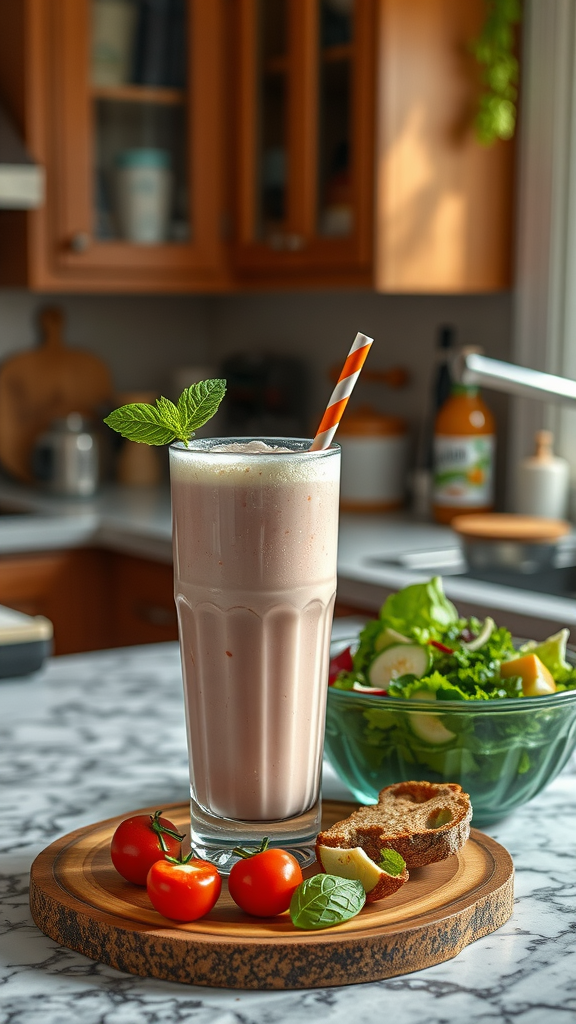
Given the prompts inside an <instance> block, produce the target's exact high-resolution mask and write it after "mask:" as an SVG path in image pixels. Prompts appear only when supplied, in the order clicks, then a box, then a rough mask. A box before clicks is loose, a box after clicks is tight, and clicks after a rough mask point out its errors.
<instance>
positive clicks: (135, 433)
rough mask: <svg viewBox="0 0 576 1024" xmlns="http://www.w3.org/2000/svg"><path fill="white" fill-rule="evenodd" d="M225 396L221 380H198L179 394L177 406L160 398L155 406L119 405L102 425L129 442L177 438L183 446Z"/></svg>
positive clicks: (160, 440) (144, 404)
mask: <svg viewBox="0 0 576 1024" xmlns="http://www.w3.org/2000/svg"><path fill="white" fill-rule="evenodd" d="M225 393H226V381H225V380H219V379H216V380H202V381H199V383H198V384H192V386H191V387H189V388H186V389H185V390H184V391H183V392H182V394H181V395H180V398H179V399H178V405H174V402H171V401H170V399H169V398H164V397H161V398H158V399H157V400H156V405H155V406H154V405H148V404H146V403H143V402H137V403H134V404H132V405H123V406H121V407H120V408H119V409H115V410H114V412H111V413H110V415H109V416H106V418H105V420H104V423H106V424H107V426H109V427H111V428H112V430H116V431H117V433H119V434H122V437H127V438H128V440H130V441H140V442H142V443H143V444H170V442H171V441H174V440H175V439H178V440H179V441H183V442H184V444H187V443H188V441H189V440H190V438H191V437H192V435H193V434H194V431H195V430H197V429H198V427H203V426H204V424H205V423H207V422H208V420H209V419H210V418H211V417H212V416H213V415H214V413H215V412H216V411H217V409H218V406H219V405H220V402H221V401H222V399H223V398H224V395H225Z"/></svg>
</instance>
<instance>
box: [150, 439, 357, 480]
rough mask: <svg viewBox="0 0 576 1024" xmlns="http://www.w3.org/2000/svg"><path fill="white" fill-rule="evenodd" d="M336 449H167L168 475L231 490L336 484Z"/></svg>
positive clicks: (256, 444) (260, 445) (258, 445)
mask: <svg viewBox="0 0 576 1024" xmlns="http://www.w3.org/2000/svg"><path fill="white" fill-rule="evenodd" d="M338 455H339V451H338V449H332V450H331V451H330V450H328V451H323V452H322V451H321V452H310V451H308V450H302V451H293V450H292V449H290V448H284V447H283V446H281V445H278V446H274V445H268V444H266V442H264V441H261V440H257V441H256V440H253V441H246V442H242V441H231V442H227V443H222V444H218V445H211V446H210V448H209V449H206V448H200V447H198V448H184V447H181V448H180V447H179V446H178V445H172V446H171V448H170V474H171V477H172V479H173V480H174V481H175V482H176V481H178V482H179V483H182V484H191V483H204V484H208V483H210V482H212V483H216V482H217V483H218V485H222V484H228V483H230V484H233V485H234V486H245V487H250V486H261V485H263V484H268V483H269V484H274V485H275V486H276V485H282V484H295V483H297V482H301V483H305V482H312V481H319V482H320V481H325V482H334V483H335V484H337V483H338V480H339V475H340V459H339V458H338Z"/></svg>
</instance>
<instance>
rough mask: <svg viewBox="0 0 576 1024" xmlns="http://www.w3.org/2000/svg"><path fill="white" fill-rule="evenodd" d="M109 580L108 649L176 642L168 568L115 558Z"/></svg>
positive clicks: (120, 557) (171, 577)
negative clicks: (110, 630)
mask: <svg viewBox="0 0 576 1024" xmlns="http://www.w3.org/2000/svg"><path fill="white" fill-rule="evenodd" d="M112 577H113V578H112V588H111V594H112V601H113V620H114V621H113V633H112V641H113V642H112V643H111V646H114V647H127V646H129V645H131V644H150V643H160V642H162V641H164V640H177V639H178V622H177V619H176V606H175V604H174V573H173V570H172V566H171V565H164V564H163V563H161V562H152V561H149V560H148V559H145V558H135V557H133V556H132V555H115V556H114V565H113V569H112Z"/></svg>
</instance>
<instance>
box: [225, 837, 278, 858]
mask: <svg viewBox="0 0 576 1024" xmlns="http://www.w3.org/2000/svg"><path fill="white" fill-rule="evenodd" d="M269 843H270V838H269V836H265V837H264V839H263V840H262V842H261V843H260V846H258V847H257V848H256V849H255V850H242V849H241V847H239V846H237V847H235V849H234V850H232V853H235V854H236V856H237V857H242V860H249V859H250V857H256V856H257V854H259V853H265V852H266V850H267V849H268V845H269Z"/></svg>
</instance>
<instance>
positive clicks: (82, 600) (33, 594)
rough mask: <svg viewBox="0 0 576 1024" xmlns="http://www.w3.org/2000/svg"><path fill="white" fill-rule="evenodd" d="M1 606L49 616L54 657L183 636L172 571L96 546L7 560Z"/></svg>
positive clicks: (0, 577) (0, 573) (0, 571)
mask: <svg viewBox="0 0 576 1024" xmlns="http://www.w3.org/2000/svg"><path fill="white" fill-rule="evenodd" d="M0 604H3V605H7V607H9V608H15V609H17V610H18V611H22V612H25V613H26V614H27V615H45V616H46V617H47V618H49V619H50V620H51V621H52V623H53V625H54V653H55V654H75V653H78V652H81V651H95V650H101V649H103V648H107V647H124V646H128V645H130V644H147V643H156V642H159V641H163V640H176V639H177V637H178V629H177V623H176V609H175V606H174V598H173V582H172V566H171V565H165V564H163V563H160V562H152V561H149V560H148V559H145V558H134V557H132V556H131V555H121V554H116V553H114V552H110V551H100V550H98V549H96V548H80V549H76V550H72V551H51V552H46V553H42V554H36V553H35V554H26V555H10V556H3V557H0Z"/></svg>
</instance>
